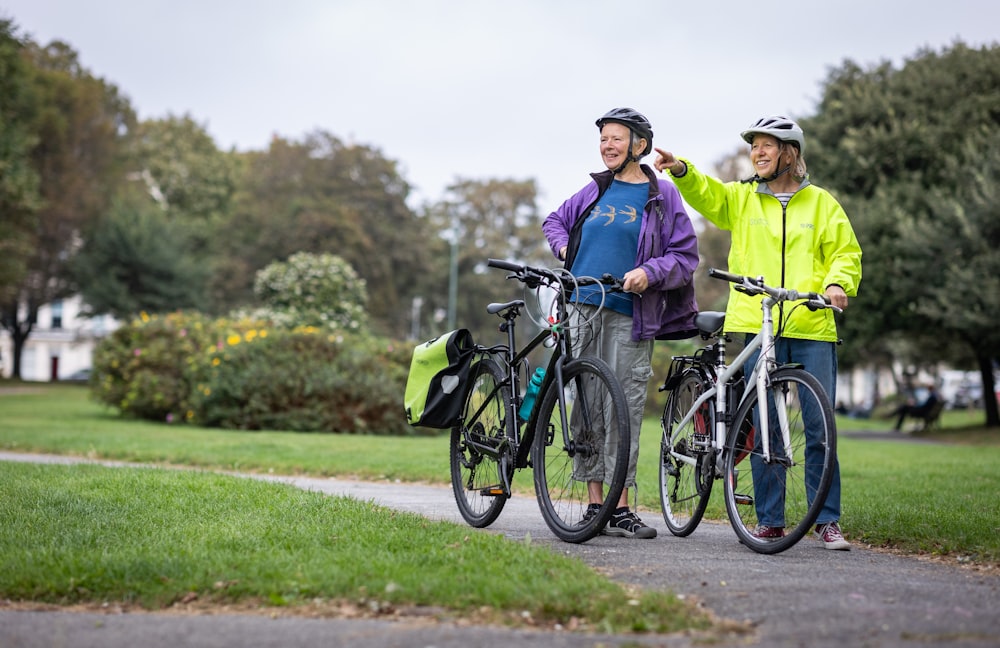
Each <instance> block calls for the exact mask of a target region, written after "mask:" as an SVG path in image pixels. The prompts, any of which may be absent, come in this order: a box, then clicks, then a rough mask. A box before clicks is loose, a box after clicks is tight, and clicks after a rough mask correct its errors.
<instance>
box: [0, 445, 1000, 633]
mask: <svg viewBox="0 0 1000 648" xmlns="http://www.w3.org/2000/svg"><path fill="white" fill-rule="evenodd" d="M0 460H15V461H56V462H62V461H79V460H67V459H65V458H53V457H44V456H37V455H17V454H6V453H0ZM519 477H520V475H519ZM255 478H261V479H271V480H274V481H282V482H287V483H290V484H294V485H296V486H298V487H300V488H304V489H310V490H315V491H320V492H323V493H329V494H331V495H344V496H349V497H354V498H357V499H361V500H373V501H375V502H377V503H379V504H382V505H385V506H387V507H391V508H395V509H399V510H404V511H410V512H414V513H418V514H421V515H424V516H426V517H428V518H432V519H437V520H450V521H455V522H459V523H462V522H461V518H460V516H459V514H458V511H457V508H456V506H455V503H454V500H453V498H452V494H451V490H450V488H448V487H434V486H426V485H412V484H401V483H397V484H390V483H365V482H352V481H343V480H337V479H311V478H287V477H255ZM642 513H643V519H644V520H645V521H646V523H647V524H650V525H651V526H654V527H656V529H657V530H658V532H659V536H658V537H657V538H656V539H654V540H626V539H620V538H611V537H607V536H599V537H597V538H595V539H593V540H591V541H589V542H587V543H584V544H580V545H572V544H566V543H563V542H561V541H559V540H558V539H556V538H555V537H554V536H553V535H552V534H551V532H550V531H549V530H548V527H546V526H545V523H544V521H543V520H542V518H541V515H540V514H539V512H538V508H537V504H536V503H535V501H534V499H533V498H515V499H514V500H511V501H510V502H509V503H508V505H507V507H506V508H505V509H504V512H503V514H502V515H501V516H500V519H499V520H497V521H496V522H495V523H494V524H493V526H491V527H490V528H489V529H488V530H485V531H481V532H493V533H502V534H504V535H505V536H507V537H509V538H511V539H514V540H524V539H525V537H526V536H527V535H528V534H530V537H531V541H532V542H533V543H536V544H542V545H546V546H550V547H551V548H552V550H553V551H559V552H563V553H565V554H567V555H571V556H576V557H578V558H580V559H581V560H583V561H585V562H586V563H588V564H589V565H592V566H593V567H594V568H596V569H598V570H600V571H601V573H603V574H605V575H607V576H608V577H609V578H611V579H613V580H615V581H618V582H621V583H627V584H631V585H636V586H639V587H642V588H650V589H660V590H670V591H673V592H675V593H677V594H679V595H682V596H685V597H689V598H694V599H695V600H697V601H700V602H701V604H702V605H703V606H704V607H705V608H706V609H708V610H710V611H711V612H712V613H713V614H714V615H715V616H717V617H719V618H721V619H727V620H730V621H733V622H734V627H741V628H747V630H746V631H745V632H736V633H733V634H730V635H726V636H723V637H721V638H719V637H715V641H713V642H712V643H711V644H710V645H715V646H729V645H733V646H737V645H738V646H742V645H761V646H808V647H811V648H822V647H829V648H841V647H854V646H865V647H871V648H879V647H890V646H913V647H914V648H916V647H920V648H926V647H928V646H956V647H959V646H969V647H977V648H981V647H984V646H1000V575H998V574H997V573H996V571H995V570H993V571H981V570H974V569H970V568H961V567H955V566H951V565H944V564H940V563H936V562H930V561H926V560H918V559H914V558H907V557H900V556H893V555H889V554H886V553H883V552H878V551H874V550H871V549H868V548H865V547H862V546H859V545H858V544H857V543H855V545H854V547H853V548H852V550H851V551H850V552H841V551H827V550H825V549H824V548H823V547H822V546H821V544H820V543H819V542H818V541H816V540H813V539H811V538H807V539H804V540H803V541H802V542H800V543H799V544H798V545H796V546H795V547H793V548H791V549H789V550H788V551H786V552H783V553H781V554H778V555H776V556H764V555H760V554H756V553H754V552H752V551H750V550H749V549H747V548H745V547H743V546H742V545H740V544H739V543H738V542H737V540H736V536H735V534H734V533H733V531H732V529H731V528H730V527H729V526H728V525H727V524H717V523H714V524H713V523H707V522H703V523H702V524H701V525H700V526H699V528H698V529H697V530H696V531H695V532H694V533H693V534H692V535H691V536H689V537H687V538H676V537H674V536H672V535H670V533H669V532H668V531H667V529H666V527H665V525H664V524H663V520H662V518H661V517H660V514H659V511H644V512H642ZM470 532H480V531H476V530H472V529H470ZM845 532H846V533H847V534H848V536H849V535H850V529H849V528H848V529H845ZM703 639H704V638H698V637H689V636H681V635H669V636H636V635H632V636H627V637H611V636H605V635H580V634H575V633H569V632H537V631H527V630H508V629H503V628H489V627H477V626H473V625H465V624H453V623H431V622H428V621H421V620H419V619H417V620H412V621H410V620H406V621H380V620H378V621H376V620H343V619H337V620H325V619H302V618H287V617H285V618H277V619H271V618H268V617H264V616H259V615H249V614H223V615H212V616H207V615H177V614H117V615H115V614H94V613H71V612H61V611H60V612H52V611H47V612H25V611H14V610H9V609H8V610H4V609H3V607H2V606H0V648H6V647H15V646H16V647H22V646H23V647H40V646H46V647H50V646H73V647H77V648H89V647H91V646H93V647H97V646H100V647H102V648H118V647H125V646H137V645H141V646H142V647H143V648H161V647H163V648H166V647H167V646H170V647H173V646H180V645H183V646H206V647H207V646H261V647H264V646H268V647H270V646H302V645H323V646H332V647H340V646H357V645H364V646H366V647H368V646H370V647H372V648H389V647H397V646H399V647H402V646H407V647H409V646H421V647H428V648H429V647H432V646H433V647H437V648H447V647H451V646H455V647H457V646H462V647H463V648H465V647H467V646H484V647H488V646H504V647H507V646H512V645H517V646H519V647H521V646H525V647H533V646H553V647H557V648H558V647H562V646H566V647H569V646H573V647H579V646H633V645H634V646H639V645H655V646H678V647H679V646H685V647H686V646H701V645H705V644H704V643H703Z"/></svg>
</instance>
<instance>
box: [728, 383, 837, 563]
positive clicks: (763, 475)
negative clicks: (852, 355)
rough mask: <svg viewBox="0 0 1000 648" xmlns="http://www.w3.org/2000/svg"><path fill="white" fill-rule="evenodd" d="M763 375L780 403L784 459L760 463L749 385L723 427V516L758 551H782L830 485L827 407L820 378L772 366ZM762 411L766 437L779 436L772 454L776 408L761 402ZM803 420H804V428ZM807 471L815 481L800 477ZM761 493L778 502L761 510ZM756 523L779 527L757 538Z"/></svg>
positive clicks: (832, 448) (833, 441) (831, 429)
mask: <svg viewBox="0 0 1000 648" xmlns="http://www.w3.org/2000/svg"><path fill="white" fill-rule="evenodd" d="M769 380H770V385H769V387H768V389H767V394H768V401H769V402H772V403H773V402H775V395H777V396H779V397H783V398H784V402H785V406H784V409H785V412H786V413H787V416H788V424H789V429H790V435H789V436H790V440H791V450H792V460H791V463H790V465H782V463H781V462H772V464H770V465H766V464H764V462H763V459H762V452H761V448H762V445H761V439H760V438H759V437H760V435H759V434H757V433H756V431H757V430H759V429H760V427H759V426H758V425H756V421H757V419H756V418H755V417H756V416H757V411H758V410H759V408H758V407H757V405H758V399H757V392H756V389H754V388H753V387H752V386H749V385H748V386H747V389H750V390H751V393H750V394H749V396H748V398H747V400H746V401H744V402H743V404H742V405H741V406H740V408H739V410H738V411H737V413H736V417H735V418H734V420H733V425H732V427H731V428H730V433H729V438H728V439H727V442H726V456H725V461H724V464H725V468H724V471H723V479H724V482H725V492H726V495H725V499H726V512H727V514H728V516H729V521H730V523H731V524H732V526H733V529H734V530H735V531H736V535H737V536H738V537H739V539H740V542H742V543H743V544H745V545H746V546H748V547H749V548H751V549H753V550H754V551H756V552H757V553H762V554H775V553H779V552H781V551H784V550H786V549H788V548H789V547H792V546H793V545H794V544H795V543H797V542H798V541H799V540H801V539H802V538H803V536H805V535H806V533H808V532H809V531H810V530H811V529H812V526H813V524H814V523H815V522H816V518H817V517H818V516H819V513H820V511H821V510H822V508H823V503H824V502H825V500H826V495H827V493H828V492H829V490H830V484H831V482H832V480H833V470H834V465H835V458H836V452H837V428H836V422H835V421H834V417H833V407H832V406H831V405H830V399H829V397H828V396H827V394H826V391H825V390H824V389H823V387H822V385H821V384H820V382H819V381H818V380H817V379H816V378H815V377H814V376H813V375H812V374H810V373H808V372H807V371H805V370H804V369H801V368H798V367H786V368H781V369H777V370H775V371H774V372H772V373H771V375H770V378H769ZM768 410H769V423H768V429H769V433H770V436H771V438H772V439H779V440H776V441H772V442H771V446H772V452H775V451H779V450H780V435H779V436H775V431H776V430H777V429H778V422H777V419H776V418H775V417H776V414H777V409H776V408H771V407H768ZM807 418H808V420H809V421H810V422H811V427H810V430H811V431H810V432H809V433H807V431H806V420H807ZM772 419H774V420H773V421H772ZM748 426H752V427H748ZM748 430H752V431H753V433H752V434H750V435H749V439H750V440H749V441H743V440H742V437H746V436H748V435H746V434H744V432H745V431H748ZM776 444H777V445H776ZM741 467H743V468H742V469H741ZM807 475H813V476H814V477H812V478H811V479H810V480H809V481H810V482H813V483H814V484H815V486H814V487H813V486H811V485H810V484H808V483H807ZM813 488H814V490H813ZM768 496H770V497H771V499H773V500H775V501H776V502H778V504H777V505H776V506H773V507H770V508H771V510H770V511H766V510H764V507H765V504H766V503H767V501H768V499H769V498H768ZM761 515H764V516H765V519H764V520H761V519H760V517H759V516H761ZM776 518H780V519H776ZM759 525H767V526H772V527H782V528H783V529H784V536H783V537H779V538H773V539H765V538H759V537H757V536H756V535H754V531H756V530H757V527H758V526H759Z"/></svg>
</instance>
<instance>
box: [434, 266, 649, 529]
mask: <svg viewBox="0 0 1000 648" xmlns="http://www.w3.org/2000/svg"><path fill="white" fill-rule="evenodd" d="M488 265H489V266H490V267H493V268H499V269H502V270H506V271H508V272H510V273H511V274H510V275H509V276H508V279H515V280H517V281H520V282H522V283H523V284H524V286H525V288H526V290H528V291H530V292H531V293H532V294H531V295H530V296H529V297H533V298H534V301H535V303H541V304H544V306H543V307H541V308H543V309H544V313H542V312H541V310H540V311H539V315H541V316H540V317H539V319H542V320H543V321H536V323H538V324H540V325H542V326H543V328H542V331H541V332H540V333H538V335H536V336H535V337H534V338H533V339H532V340H531V341H530V342H528V344H527V345H525V346H524V347H523V348H521V349H518V347H517V342H516V336H515V329H516V323H517V319H518V317H519V316H521V315H522V313H524V312H525V310H526V305H525V300H524V299H517V300H514V301H510V302H506V303H493V304H490V305H489V306H487V308H486V310H487V312H489V313H490V314H493V315H496V316H497V317H499V318H500V320H501V323H500V326H499V329H500V331H501V332H502V333H505V334H506V337H507V341H506V343H505V344H498V345H495V346H488V347H487V346H481V345H476V347H475V348H476V356H475V358H476V359H475V361H474V364H473V366H472V369H471V373H470V378H469V381H470V385H469V388H468V391H467V394H468V395H467V397H466V402H465V409H464V413H463V416H462V423H461V424H460V425H458V426H457V427H454V428H453V429H452V431H451V445H450V459H451V482H452V487H453V489H454V492H455V500H456V502H457V503H458V509H459V511H460V512H461V514H462V517H463V518H464V519H465V520H466V522H468V523H469V524H470V525H472V526H474V527H485V526H488V525H490V524H492V523H493V522H494V521H495V520H496V519H497V517H498V516H499V515H500V512H501V511H502V510H503V507H504V504H506V502H507V500H508V499H509V498H510V496H511V482H512V480H513V476H514V471H515V470H518V469H522V468H527V467H529V466H531V467H532V469H533V473H534V485H535V495H536V497H537V499H538V505H539V507H540V509H541V512H542V517H543V518H544V519H545V522H546V524H548V526H549V528H550V529H551V530H552V532H553V533H554V534H555V535H556V536H557V537H559V538H560V539H561V540H564V541H566V542H586V541H587V540H589V539H591V538H593V537H594V536H595V535H597V534H598V533H599V532H600V531H601V529H602V528H603V527H604V526H605V525H606V524H607V522H608V520H609V519H610V517H611V514H612V513H613V512H614V509H615V507H616V506H617V503H618V499H619V497H620V496H621V493H622V489H623V488H624V484H625V473H626V470H627V466H628V451H627V449H628V447H629V441H630V439H631V432H630V429H629V414H628V404H627V402H626V400H625V393H624V391H623V390H622V387H621V384H620V383H619V382H618V380H617V378H616V377H615V375H614V373H613V372H612V370H611V368H610V367H609V366H608V365H607V363H605V362H604V361H603V360H601V359H599V358H597V357H593V356H581V357H574V355H573V341H572V339H573V333H574V332H575V331H577V330H579V329H580V328H581V327H586V326H587V325H588V324H589V321H590V320H589V319H588V317H589V318H593V316H594V312H596V311H599V310H600V307H601V306H603V299H601V301H600V304H598V307H597V308H595V309H589V310H587V311H586V313H585V314H584V311H582V310H581V309H579V308H577V307H576V306H577V300H576V295H577V294H578V289H579V288H580V287H583V286H595V285H596V286H600V287H601V289H600V291H599V295H600V296H601V297H603V296H604V294H606V292H607V291H611V290H621V285H620V282H618V281H617V280H615V279H614V278H613V277H611V276H610V275H608V276H605V277H603V278H601V279H595V278H592V277H575V276H573V275H572V274H570V273H569V272H567V271H565V270H562V269H547V268H536V267H531V266H526V265H521V264H517V263H511V262H508V261H503V260H499V259H490V260H489V262H488ZM539 347H547V348H550V349H551V355H550V357H549V360H548V363H547V367H546V370H545V374H544V378H543V379H542V382H541V385H540V386H539V388H538V392H537V398H536V400H535V402H534V404H533V406H531V408H530V412H521V413H520V414H523V415H524V416H521V415H519V410H521V409H522V403H523V401H524V398H525V395H524V394H522V392H521V381H522V377H524V378H526V379H527V378H528V377H529V376H530V375H531V374H532V371H531V367H530V365H529V362H528V356H529V354H530V353H531V352H532V351H534V350H535V349H538V348H539ZM619 449H621V451H619ZM606 456H607V457H611V458H613V459H612V463H611V465H610V466H609V467H608V468H606V470H605V474H604V479H603V481H604V483H605V484H606V489H604V491H605V492H604V494H603V497H604V499H603V501H602V502H601V503H600V507H599V508H598V509H597V510H594V509H593V508H592V507H590V506H589V495H588V477H587V475H590V474H594V473H592V472H590V471H592V470H593V467H594V465H595V464H597V462H605V457H606Z"/></svg>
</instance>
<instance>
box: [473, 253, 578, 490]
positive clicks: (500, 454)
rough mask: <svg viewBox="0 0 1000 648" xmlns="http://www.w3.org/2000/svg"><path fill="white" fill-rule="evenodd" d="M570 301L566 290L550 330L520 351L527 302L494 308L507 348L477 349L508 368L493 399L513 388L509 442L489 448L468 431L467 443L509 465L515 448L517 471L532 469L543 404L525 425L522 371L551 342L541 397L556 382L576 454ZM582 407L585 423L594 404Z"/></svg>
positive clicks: (566, 440)
mask: <svg viewBox="0 0 1000 648" xmlns="http://www.w3.org/2000/svg"><path fill="white" fill-rule="evenodd" d="M490 263H491V265H494V266H495V267H501V268H502V267H505V266H504V265H500V263H502V262H496V260H491V261H490ZM518 267H519V266H515V267H514V268H508V269H515V268H518ZM568 299H569V298H568V295H567V292H566V290H565V289H564V288H563V289H561V290H560V291H559V298H558V300H557V304H556V316H555V317H554V318H553V320H554V321H552V322H550V323H549V325H548V327H547V328H544V329H543V330H542V331H540V332H539V333H538V334H537V335H536V336H535V337H534V338H532V340H531V341H530V342H528V343H527V344H526V345H525V346H524V347H523V348H521V349H520V350H517V336H516V333H515V329H516V326H517V325H516V320H517V318H518V317H519V316H520V311H521V308H523V307H524V306H525V303H524V300H521V299H518V300H514V301H510V302H506V303H502V304H490V305H489V306H487V309H486V310H487V312H489V313H491V314H495V315H498V316H500V317H501V318H502V319H503V322H502V323H501V324H500V330H501V331H502V332H504V333H506V334H507V344H506V345H496V346H492V347H478V348H477V353H481V354H490V355H492V356H494V357H495V358H499V359H500V360H501V365H502V366H503V367H504V369H505V371H506V374H507V377H506V379H505V380H504V382H502V383H500V384H498V385H496V387H495V388H494V391H493V392H491V394H490V395H491V396H492V395H493V394H495V393H496V392H497V391H498V390H500V389H501V388H502V387H504V386H507V385H510V387H511V396H510V401H509V402H508V403H507V404H506V411H507V417H506V428H507V429H506V430H505V437H506V439H505V443H504V444H503V445H500V446H497V447H492V446H487V445H484V444H483V443H480V442H478V441H476V440H475V439H473V438H471V435H470V434H469V431H468V430H466V432H465V436H466V439H465V440H466V443H468V444H469V445H470V446H473V447H475V448H476V449H477V450H478V451H480V452H482V453H484V454H487V455H489V456H491V457H493V458H496V459H499V460H500V461H501V462H503V461H506V459H507V456H508V455H506V453H505V446H506V445H510V446H513V452H512V453H511V455H512V456H513V457H514V468H516V469H521V468H526V467H527V466H528V455H529V454H530V450H531V445H532V442H533V441H534V435H535V427H536V424H537V418H538V409H539V405H540V403H541V399H538V400H536V401H535V404H534V406H533V407H532V410H531V414H530V415H529V416H528V419H527V420H526V421H523V422H522V421H521V419H520V417H519V416H518V410H519V408H520V406H521V402H522V397H521V376H520V368H521V366H522V365H524V366H527V357H528V356H529V355H530V354H531V352H532V351H534V350H535V349H537V348H538V347H539V346H541V345H546V343H547V342H548V341H549V340H552V341H553V342H552V344H551V346H552V347H553V349H554V350H553V352H552V355H551V357H550V358H549V361H548V365H547V368H546V372H545V378H544V380H543V381H542V384H541V386H540V388H539V393H545V392H546V390H548V389H549V388H550V386H551V383H552V382H553V381H554V382H555V386H556V388H557V390H558V393H559V394H560V396H559V416H560V421H561V429H562V435H563V447H564V448H566V449H567V451H568V452H569V453H570V455H572V454H573V453H575V452H576V448H574V447H573V440H572V439H571V438H570V436H569V434H570V425H569V412H568V411H567V407H566V401H565V399H564V398H563V396H562V393H563V388H564V386H565V383H564V380H563V366H564V365H565V363H566V362H567V361H568V360H572V359H573V354H572V348H573V347H572V337H571V327H569V326H566V325H565V323H566V322H568V312H569V309H568V307H567V303H568ZM527 373H528V372H526V374H527ZM580 406H581V407H582V408H583V417H584V420H589V419H590V416H591V412H590V404H589V403H587V402H586V400H585V399H584V400H582V401H581V403H580ZM481 413H482V410H481V409H480V410H477V411H476V413H475V415H474V418H478V417H479V416H480V414H481ZM522 426H524V427H523V429H524V434H523V435H522V434H521V429H522ZM502 472H503V478H504V488H505V490H506V492H507V493H509V492H510V471H509V470H504V471H502Z"/></svg>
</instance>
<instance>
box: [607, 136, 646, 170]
mask: <svg viewBox="0 0 1000 648" xmlns="http://www.w3.org/2000/svg"><path fill="white" fill-rule="evenodd" d="M634 136H635V131H633V130H632V129H631V128H630V129H628V155H626V156H625V161H624V162H622V163H621V165H619V166H618V168H617V169H612V170H611V172H612V175H618V174H619V173H621V172H622V171H624V170H625V167H627V166H628V165H629V163H630V162H638V161H639V158H637V157H636V156H635V154H634V153H633V152H632V147H633V146H635V144H633V142H632V138H633V137H634Z"/></svg>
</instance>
